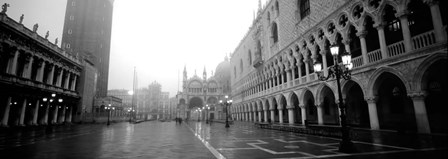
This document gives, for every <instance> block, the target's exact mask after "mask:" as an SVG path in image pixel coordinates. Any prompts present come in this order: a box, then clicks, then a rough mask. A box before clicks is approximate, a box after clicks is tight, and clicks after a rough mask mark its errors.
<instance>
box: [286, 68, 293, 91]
mask: <svg viewBox="0 0 448 159" xmlns="http://www.w3.org/2000/svg"><path fill="white" fill-rule="evenodd" d="M285 71H286V83H287V84H286V85H287V87H290V86H292V83H291V82H292V80H291V69H290V68H289V67H287V68H286V70H285Z"/></svg>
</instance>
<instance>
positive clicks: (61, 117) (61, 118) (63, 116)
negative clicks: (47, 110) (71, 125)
mask: <svg viewBox="0 0 448 159" xmlns="http://www.w3.org/2000/svg"><path fill="white" fill-rule="evenodd" d="M65 109H67V107H66V106H65V105H64V106H62V114H61V115H60V116H59V121H58V123H59V124H61V123H64V122H65Z"/></svg>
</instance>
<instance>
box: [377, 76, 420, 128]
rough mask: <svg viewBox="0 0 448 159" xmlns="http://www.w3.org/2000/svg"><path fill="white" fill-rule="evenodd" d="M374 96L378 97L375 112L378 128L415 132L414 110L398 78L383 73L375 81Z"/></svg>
mask: <svg viewBox="0 0 448 159" xmlns="http://www.w3.org/2000/svg"><path fill="white" fill-rule="evenodd" d="M373 89H374V90H376V92H374V95H376V96H378V101H377V112H378V119H379V122H380V127H382V128H383V129H394V130H399V131H404V130H411V131H415V130H416V122H415V115H414V108H413V105H412V101H411V99H410V98H409V97H408V96H407V91H406V87H405V85H404V84H403V82H402V81H401V80H400V78H399V77H397V76H396V75H394V74H392V73H389V72H384V73H382V74H381V75H380V76H379V77H378V79H377V80H376V81H375V84H374V86H373Z"/></svg>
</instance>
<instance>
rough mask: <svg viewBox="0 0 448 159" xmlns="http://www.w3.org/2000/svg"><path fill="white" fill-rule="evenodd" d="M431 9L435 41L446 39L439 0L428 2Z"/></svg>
mask: <svg viewBox="0 0 448 159" xmlns="http://www.w3.org/2000/svg"><path fill="white" fill-rule="evenodd" d="M429 7H430V9H431V18H432V25H433V27H434V35H435V36H436V41H437V42H442V41H446V33H444V31H443V24H442V16H441V15H440V7H439V1H431V2H429Z"/></svg>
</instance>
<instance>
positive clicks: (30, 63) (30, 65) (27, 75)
mask: <svg viewBox="0 0 448 159" xmlns="http://www.w3.org/2000/svg"><path fill="white" fill-rule="evenodd" d="M33 63H34V58H33V57H30V59H29V61H28V64H27V67H26V71H23V73H24V75H23V77H25V78H28V79H31V73H32V72H33ZM25 72H26V73H25ZM31 80H32V79H31Z"/></svg>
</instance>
